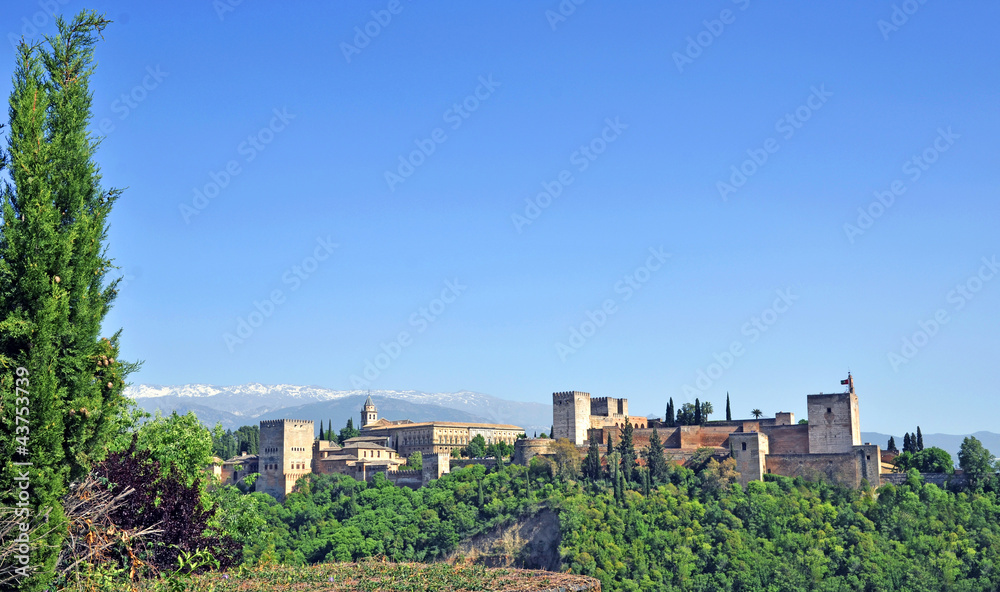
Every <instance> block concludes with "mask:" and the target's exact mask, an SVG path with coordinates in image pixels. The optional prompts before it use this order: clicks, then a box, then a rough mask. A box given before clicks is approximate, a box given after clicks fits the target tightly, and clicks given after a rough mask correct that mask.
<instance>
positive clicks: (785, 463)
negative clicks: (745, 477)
mask: <svg viewBox="0 0 1000 592" xmlns="http://www.w3.org/2000/svg"><path fill="white" fill-rule="evenodd" d="M869 448H871V449H876V450H877V447H876V446H870V447H869V446H859V447H857V449H855V450H852V451H851V452H842V453H820V454H770V455H768V456H767V459H766V461H765V466H766V469H767V472H768V473H773V474H775V475H784V476H786V477H802V478H804V479H808V480H810V481H821V480H825V481H828V482H831V483H840V484H842V485H846V486H848V487H859V486H860V485H861V481H862V479H867V480H868V482H869V483H871V484H872V485H875V484H878V483H880V482H881V478H880V477H881V476H880V474H879V472H878V471H879V463H878V456H877V454H872V452H873V450H869ZM868 456H871V458H872V460H871V461H868V460H867V457H868Z"/></svg>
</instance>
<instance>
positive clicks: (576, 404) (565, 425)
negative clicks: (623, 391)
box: [519, 376, 881, 487]
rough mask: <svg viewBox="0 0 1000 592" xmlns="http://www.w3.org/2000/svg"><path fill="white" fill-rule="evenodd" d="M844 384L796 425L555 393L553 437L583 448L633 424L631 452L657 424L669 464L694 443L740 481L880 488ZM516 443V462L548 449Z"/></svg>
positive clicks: (785, 418) (783, 416) (811, 404)
mask: <svg viewBox="0 0 1000 592" xmlns="http://www.w3.org/2000/svg"><path fill="white" fill-rule="evenodd" d="M845 382H846V383H847V385H848V388H847V392H844V393H837V394H818V395H807V396H806V405H807V412H808V423H801V424H800V423H796V422H795V415H794V414H792V413H789V412H779V413H776V414H775V416H774V417H770V418H761V419H743V420H733V421H708V422H705V423H704V424H703V425H691V426H673V427H668V426H667V422H665V421H659V420H656V419H652V420H650V419H647V418H645V417H635V416H630V415H628V400H627V399H614V398H593V399H592V398H591V397H590V394H589V393H584V392H579V391H569V392H561V393H553V394H552V426H553V433H552V435H553V438H556V439H558V438H566V439H568V440H570V441H571V442H573V443H574V444H576V445H577V446H578V447H583V446H587V445H589V443H590V441H591V440H597V442H599V443H601V444H606V443H607V439H608V438H614V439H616V440H617V439H618V438H620V437H621V436H620V430H621V428H623V427H624V425H625V423H626V422H628V423H630V424H632V426H633V429H634V431H633V440H634V442H635V444H636V448H637V449H639V448H642V447H645V446H647V445H648V443H649V436H650V435H651V434H652V428H656V429H657V433H658V436H659V437H660V440H661V442H663V445H664V449H665V450H664V453H665V454H666V455H667V456H668V457H670V458H672V459H673V460H674V461H675V462H683V461H685V460H687V459H689V458H690V457H691V456H692V455H693V454H694V452H695V451H696V450H697V449H699V448H704V447H709V448H713V449H715V452H716V454H717V455H719V456H731V457H732V458H733V459H735V460H736V469H737V471H739V473H740V482H741V483H742V484H744V485H746V484H747V483H748V482H750V481H759V480H762V479H763V477H764V475H765V474H767V473H773V474H776V475H785V476H789V477H796V476H802V477H804V478H807V479H810V480H818V479H825V480H827V481H830V482H834V483H841V484H844V485H849V486H852V487H858V486H860V485H861V482H862V481H863V480H867V481H868V482H869V483H871V484H873V485H875V486H878V485H879V484H880V483H881V451H880V449H879V447H878V446H877V445H874V444H868V443H865V444H862V442H861V420H860V415H859V408H858V396H857V394H856V393H855V391H854V379H853V378H852V377H850V376H848V379H847V380H846V381H845ZM650 424H652V425H650ZM521 448H522V454H521V456H520V458H519V462H527V460H529V459H530V456H531V455H533V454H538V453H541V454H544V453H545V451H546V448H547V446H546V445H545V443H540V442H538V441H537V440H533V441H532V442H530V443H529V442H525V443H524V444H522V445H521Z"/></svg>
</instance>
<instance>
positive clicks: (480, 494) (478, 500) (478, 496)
mask: <svg viewBox="0 0 1000 592" xmlns="http://www.w3.org/2000/svg"><path fill="white" fill-rule="evenodd" d="M483 501H484V500H483V480H482V479H479V492H478V493H477V494H476V507H477V508H479V509H480V510H481V509H483V505H484V503H483Z"/></svg>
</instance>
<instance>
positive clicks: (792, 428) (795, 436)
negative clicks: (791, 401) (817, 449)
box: [762, 424, 810, 454]
mask: <svg viewBox="0 0 1000 592" xmlns="http://www.w3.org/2000/svg"><path fill="white" fill-rule="evenodd" d="M762 431H763V432H764V433H765V434H767V438H768V440H769V447H770V449H771V454H806V453H808V452H810V450H809V426H807V425H798V424H795V425H782V426H764V427H763V428H762Z"/></svg>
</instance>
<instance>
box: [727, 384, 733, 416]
mask: <svg viewBox="0 0 1000 592" xmlns="http://www.w3.org/2000/svg"><path fill="white" fill-rule="evenodd" d="M726 421H733V410H732V409H731V408H730V407H729V392H728V391H727V392H726Z"/></svg>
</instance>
